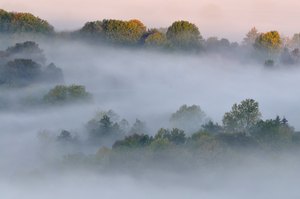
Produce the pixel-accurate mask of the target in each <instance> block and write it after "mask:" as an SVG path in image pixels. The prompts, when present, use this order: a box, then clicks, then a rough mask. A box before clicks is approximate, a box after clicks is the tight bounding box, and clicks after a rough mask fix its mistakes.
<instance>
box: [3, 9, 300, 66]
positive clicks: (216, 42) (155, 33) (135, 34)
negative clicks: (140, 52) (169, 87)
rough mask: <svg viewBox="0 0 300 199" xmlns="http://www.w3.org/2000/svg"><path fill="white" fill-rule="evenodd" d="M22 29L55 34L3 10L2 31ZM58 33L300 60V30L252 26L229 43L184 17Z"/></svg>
mask: <svg viewBox="0 0 300 199" xmlns="http://www.w3.org/2000/svg"><path fill="white" fill-rule="evenodd" d="M22 32H28V33H42V34H49V33H53V34H55V32H54V28H53V27H52V26H51V25H50V24H49V23H48V22H47V21H45V20H42V19H39V18H38V17H35V16H33V15H32V14H29V13H14V12H6V11H5V10H0V33H9V34H11V33H22ZM57 35H58V36H59V35H64V36H67V37H71V38H74V37H75V38H78V37H79V38H86V39H92V41H95V40H100V41H102V42H107V43H109V44H117V45H125V46H144V47H151V48H160V49H168V50H183V51H189V52H190V51H191V50H192V51H196V52H198V51H202V52H213V53H220V54H224V55H225V56H228V55H231V54H233V55H236V54H237V53H239V55H240V53H245V54H246V55H248V58H253V59H254V60H258V61H259V62H260V63H263V62H265V65H266V66H274V65H276V64H285V65H293V64H298V63H299V61H300V50H299V48H300V33H296V34H294V36H293V37H292V38H289V37H283V36H282V35H280V34H279V33H278V31H275V30H274V31H269V32H265V33H260V32H258V30H257V29H256V28H252V29H251V30H250V31H249V32H248V33H247V35H246V37H245V38H244V41H243V42H242V44H241V45H240V44H238V43H237V42H230V41H229V40H228V39H226V38H221V39H218V38H217V37H209V38H207V39H204V38H203V37H202V35H201V33H200V31H199V28H198V27H197V26H196V25H195V24H193V23H191V22H189V21H182V20H181V21H175V22H174V23H173V24H171V25H170V26H169V27H167V28H161V29H147V27H146V26H145V25H144V24H143V23H142V22H141V21H139V20H137V19H133V20H129V21H124V20H116V19H104V20H101V21H92V22H87V23H86V24H85V25H84V26H83V27H82V28H81V29H80V30H78V31H74V32H70V33H67V34H61V33H57ZM0 55H1V52H0ZM238 57H239V56H238ZM41 61H42V60H41Z"/></svg>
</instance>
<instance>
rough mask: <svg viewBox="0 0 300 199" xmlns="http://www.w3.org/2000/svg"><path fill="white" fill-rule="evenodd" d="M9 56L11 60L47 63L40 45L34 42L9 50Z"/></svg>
mask: <svg viewBox="0 0 300 199" xmlns="http://www.w3.org/2000/svg"><path fill="white" fill-rule="evenodd" d="M6 53H7V55H8V56H9V58H10V59H31V60H33V61H35V62H37V63H39V64H45V63H46V57H45V55H44V53H43V50H42V49H40V47H39V45H38V44H37V43H35V42H33V41H26V42H24V43H17V44H15V45H14V46H12V47H9V48H7V50H6Z"/></svg>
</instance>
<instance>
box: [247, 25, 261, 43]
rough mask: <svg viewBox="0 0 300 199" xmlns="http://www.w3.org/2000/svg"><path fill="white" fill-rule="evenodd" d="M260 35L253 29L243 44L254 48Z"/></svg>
mask: <svg viewBox="0 0 300 199" xmlns="http://www.w3.org/2000/svg"><path fill="white" fill-rule="evenodd" d="M259 35H260V33H258V31H257V29H256V28H255V27H253V28H252V29H251V30H250V31H249V32H248V33H247V34H246V37H245V38H244V40H243V44H244V45H245V46H253V44H254V43H255V40H256V39H257V37H259Z"/></svg>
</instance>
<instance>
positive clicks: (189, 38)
mask: <svg viewBox="0 0 300 199" xmlns="http://www.w3.org/2000/svg"><path fill="white" fill-rule="evenodd" d="M167 39H168V40H169V42H170V44H171V46H172V47H174V48H179V49H195V48H199V47H200V41H201V40H202V36H201V34H200V31H199V29H198V27H197V26H196V25H195V24H192V23H190V22H188V21H176V22H174V23H173V24H172V25H171V26H170V27H169V28H168V31H167Z"/></svg>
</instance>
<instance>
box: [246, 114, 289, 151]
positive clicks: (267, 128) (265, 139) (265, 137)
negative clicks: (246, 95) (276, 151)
mask: <svg viewBox="0 0 300 199" xmlns="http://www.w3.org/2000/svg"><path fill="white" fill-rule="evenodd" d="M293 133H294V129H293V128H292V127H290V126H289V124H288V121H287V120H286V119H285V118H283V119H281V118H280V117H279V116H277V117H276V118H275V119H271V120H266V121H263V120H260V121H259V122H258V123H257V124H256V125H255V126H254V127H253V128H252V129H251V135H252V136H253V137H254V138H255V139H256V140H257V142H258V143H259V144H261V145H262V146H264V147H273V148H274V147H275V148H281V147H285V146H288V145H289V144H290V143H291V141H292V138H293Z"/></svg>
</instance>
